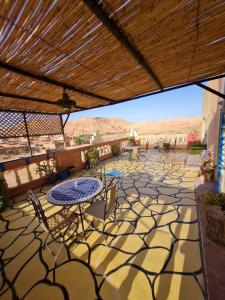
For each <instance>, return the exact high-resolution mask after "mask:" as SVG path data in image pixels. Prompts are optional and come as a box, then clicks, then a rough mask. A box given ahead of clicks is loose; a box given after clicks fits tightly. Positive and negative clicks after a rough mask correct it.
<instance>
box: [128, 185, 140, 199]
mask: <svg viewBox="0 0 225 300" xmlns="http://www.w3.org/2000/svg"><path fill="white" fill-rule="evenodd" d="M125 193H126V194H127V195H128V196H129V198H128V200H132V199H130V198H135V199H136V198H137V197H138V192H137V190H136V189H134V188H130V189H127V190H125Z"/></svg>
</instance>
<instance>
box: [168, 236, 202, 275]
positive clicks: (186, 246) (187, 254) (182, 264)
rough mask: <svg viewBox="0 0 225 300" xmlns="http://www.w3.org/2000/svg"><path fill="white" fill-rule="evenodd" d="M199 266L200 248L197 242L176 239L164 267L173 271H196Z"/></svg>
mask: <svg viewBox="0 0 225 300" xmlns="http://www.w3.org/2000/svg"><path fill="white" fill-rule="evenodd" d="M200 268H201V257H200V248H199V243H198V242H192V241H177V242H176V243H175V245H174V248H173V253H172V256H171V258H170V260H169V263H168V265H167V267H166V270H167V271H173V272H190V273H193V272H196V271H198V270H199V269H200Z"/></svg>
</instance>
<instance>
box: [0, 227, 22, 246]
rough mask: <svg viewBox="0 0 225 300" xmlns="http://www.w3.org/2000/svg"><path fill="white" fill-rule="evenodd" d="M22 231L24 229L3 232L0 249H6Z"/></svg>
mask: <svg viewBox="0 0 225 300" xmlns="http://www.w3.org/2000/svg"><path fill="white" fill-rule="evenodd" d="M23 230H24V229H18V230H11V231H7V232H5V233H4V234H3V235H2V236H1V238H0V249H5V248H7V247H8V246H9V245H10V244H11V243H12V242H13V241H14V240H15V239H16V238H17V237H18V236H19V235H20V234H21V232H22V231H23Z"/></svg>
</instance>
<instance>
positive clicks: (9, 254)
mask: <svg viewBox="0 0 225 300" xmlns="http://www.w3.org/2000/svg"><path fill="white" fill-rule="evenodd" d="M33 239H34V235H33V234H28V235H25V236H23V235H20V236H19V237H18V239H16V240H15V242H14V243H13V244H12V245H11V246H10V247H9V248H8V249H7V251H5V252H4V254H3V256H2V258H3V259H8V258H13V257H15V256H16V255H17V254H18V253H19V252H20V251H21V250H22V249H24V248H25V247H26V246H27V245H28V244H29V243H30V242H31V241H32V240H33Z"/></svg>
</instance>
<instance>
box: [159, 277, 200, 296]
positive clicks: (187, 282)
mask: <svg viewBox="0 0 225 300" xmlns="http://www.w3.org/2000/svg"><path fill="white" fill-rule="evenodd" d="M154 295H155V298H156V299H157V300H165V299H166V300H190V299H193V300H204V296H203V294H202V292H201V290H200V288H199V286H198V284H197V282H196V280H195V279H194V277H193V276H190V275H178V274H161V275H159V276H158V277H157V279H156V281H155V285H154Z"/></svg>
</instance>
